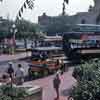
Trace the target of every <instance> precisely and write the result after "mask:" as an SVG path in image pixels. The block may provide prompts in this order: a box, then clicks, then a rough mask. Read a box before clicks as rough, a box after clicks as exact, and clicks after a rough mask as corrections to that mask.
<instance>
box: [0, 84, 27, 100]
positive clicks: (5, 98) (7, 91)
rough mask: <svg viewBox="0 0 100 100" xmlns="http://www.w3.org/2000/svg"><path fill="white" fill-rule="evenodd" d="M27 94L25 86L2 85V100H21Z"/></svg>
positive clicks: (0, 98) (0, 88)
mask: <svg viewBox="0 0 100 100" xmlns="http://www.w3.org/2000/svg"><path fill="white" fill-rule="evenodd" d="M26 95H27V93H26V92H25V90H24V88H16V87H12V88H11V86H10V85H3V86H0V100H12V98H13V100H21V98H24V97H25V96H26Z"/></svg>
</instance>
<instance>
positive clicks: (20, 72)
mask: <svg viewBox="0 0 100 100" xmlns="http://www.w3.org/2000/svg"><path fill="white" fill-rule="evenodd" d="M24 73H25V71H24V69H23V68H22V65H21V64H18V69H17V70H16V72H15V76H16V83H17V85H22V84H23V82H24Z"/></svg>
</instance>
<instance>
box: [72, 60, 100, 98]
mask: <svg viewBox="0 0 100 100" xmlns="http://www.w3.org/2000/svg"><path fill="white" fill-rule="evenodd" d="M99 66H100V61H97V60H96V61H94V60H91V61H89V62H87V63H85V64H82V65H81V66H78V67H76V68H75V70H74V72H73V76H74V77H75V78H76V79H77V81H78V84H77V86H76V87H74V88H73V91H72V96H73V98H74V100H100V68H99Z"/></svg>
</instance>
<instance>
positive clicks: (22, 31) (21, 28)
mask: <svg viewBox="0 0 100 100" xmlns="http://www.w3.org/2000/svg"><path fill="white" fill-rule="evenodd" d="M16 28H17V29H18V32H17V34H16V37H17V38H33V37H35V36H36V35H35V33H36V31H37V30H38V26H37V25H36V24H34V23H31V22H29V21H26V20H23V19H22V20H19V21H17V22H16Z"/></svg>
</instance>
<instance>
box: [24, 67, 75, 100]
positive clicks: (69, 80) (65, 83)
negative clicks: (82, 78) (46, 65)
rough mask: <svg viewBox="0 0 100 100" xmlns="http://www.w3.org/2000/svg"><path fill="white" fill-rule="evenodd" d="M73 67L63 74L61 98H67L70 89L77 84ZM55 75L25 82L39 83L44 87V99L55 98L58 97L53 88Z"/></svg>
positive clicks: (63, 99)
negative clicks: (73, 75)
mask: <svg viewBox="0 0 100 100" xmlns="http://www.w3.org/2000/svg"><path fill="white" fill-rule="evenodd" d="M72 72H73V68H70V69H69V71H68V72H65V73H64V75H63V76H62V82H61V86H60V100H67V97H68V90H69V89H71V88H72V86H73V85H75V83H76V80H75V79H74V78H73V77H72ZM53 77H54V76H53V75H52V76H49V77H46V78H42V79H38V80H35V81H32V82H26V83H25V84H31V85H39V86H41V87H42V88H43V100H54V98H55V97H56V94H55V91H54V88H53V83H52V81H53Z"/></svg>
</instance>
